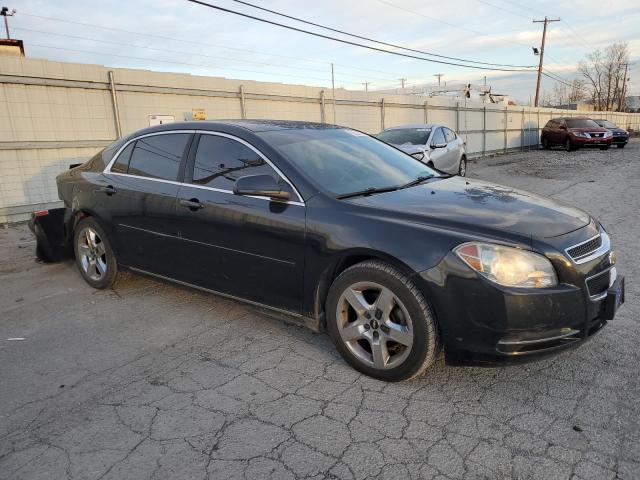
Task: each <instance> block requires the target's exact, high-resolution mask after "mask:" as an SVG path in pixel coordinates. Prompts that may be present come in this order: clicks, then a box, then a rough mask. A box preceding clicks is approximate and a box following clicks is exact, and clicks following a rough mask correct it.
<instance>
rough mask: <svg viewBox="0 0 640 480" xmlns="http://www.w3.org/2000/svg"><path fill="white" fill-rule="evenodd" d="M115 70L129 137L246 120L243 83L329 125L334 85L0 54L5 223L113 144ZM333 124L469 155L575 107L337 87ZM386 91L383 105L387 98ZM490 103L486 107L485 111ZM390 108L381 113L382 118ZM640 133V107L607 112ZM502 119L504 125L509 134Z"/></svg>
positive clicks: (271, 106) (283, 113)
mask: <svg viewBox="0 0 640 480" xmlns="http://www.w3.org/2000/svg"><path fill="white" fill-rule="evenodd" d="M109 70H112V71H113V72H114V78H115V82H116V91H117V93H116V97H117V102H118V105H119V118H120V124H121V128H122V132H123V134H127V133H130V132H133V131H135V130H138V129H140V128H144V127H147V126H148V115H154V114H156V115H173V116H174V117H175V118H176V120H178V121H179V120H182V119H183V116H184V113H185V112H191V111H192V109H194V108H202V109H204V110H205V112H206V116H207V119H225V118H227V119H228V118H241V116H242V110H241V100H240V95H239V90H240V86H241V85H242V86H243V88H244V92H245V109H246V117H247V118H271V119H286V120H308V121H315V122H320V121H322V107H321V102H320V97H321V94H322V91H323V90H324V97H325V108H324V118H325V121H326V122H328V123H332V122H333V118H334V106H333V99H332V97H331V95H332V94H331V90H330V89H323V88H319V87H307V86H302V85H284V84H280V83H266V82H254V81H247V80H230V79H225V78H217V77H198V76H191V75H187V74H177V73H160V72H150V71H146V70H132V69H109V68H107V67H104V66H100V65H84V64H74V63H62V62H50V61H46V60H37V59H19V58H9V57H4V58H0V223H3V222H6V221H20V220H24V219H26V218H28V212H30V211H33V210H37V209H40V208H47V207H52V206H55V205H57V204H58V203H57V201H58V196H57V191H56V186H55V177H56V175H57V174H58V173H60V172H62V171H63V170H65V169H67V168H68V166H69V164H72V163H79V162H82V161H84V160H85V159H87V158H89V157H90V156H92V155H93V154H94V153H95V152H97V151H98V150H99V149H100V148H102V147H103V146H105V145H106V144H108V143H110V142H111V141H113V140H114V139H115V138H116V136H117V134H116V122H115V116H114V109H113V102H112V98H111V92H110V90H109V80H108V72H109ZM336 96H337V99H336V102H337V105H336V107H335V118H336V123H338V124H340V125H345V126H350V127H353V128H357V129H360V130H363V131H366V132H369V133H376V132H378V131H380V130H381V129H382V126H383V118H384V126H385V127H390V126H394V125H400V124H404V123H422V122H424V121H425V120H427V121H428V122H429V123H441V124H444V125H448V126H449V127H451V128H453V129H456V130H457V131H458V132H459V133H460V135H462V137H463V138H465V139H466V141H467V146H468V150H469V152H470V154H472V155H473V154H482V153H483V152H496V151H504V150H505V149H513V148H520V147H521V146H523V145H524V146H527V145H535V144H537V142H538V138H539V133H538V128H539V127H541V126H544V124H545V123H546V122H547V121H548V120H549V119H550V118H551V117H557V116H565V115H566V116H569V115H580V113H579V112H575V111H563V110H555V109H544V108H540V109H534V108H528V107H508V108H507V109H506V114H505V107H504V106H501V105H484V104H482V103H479V102H459V103H458V102H456V101H455V100H448V99H428V101H427V104H426V105H425V102H424V99H423V98H419V97H415V96H408V95H391V94H384V95H380V94H376V93H375V92H372V93H368V94H367V93H364V92H352V91H346V90H338V91H337V95H336ZM383 98H384V102H385V105H384V109H383V107H382V105H381V101H382V99H383ZM484 110H486V113H485V111H484ZM383 112H384V115H383ZM591 115H593V116H595V115H597V116H600V117H606V118H609V119H611V120H613V121H614V122H616V123H618V124H619V125H621V126H623V127H627V128H629V127H631V128H633V129H635V130H636V131H637V130H640V114H616V113H603V114H596V113H592V114H591ZM505 121H506V128H507V131H506V133H505Z"/></svg>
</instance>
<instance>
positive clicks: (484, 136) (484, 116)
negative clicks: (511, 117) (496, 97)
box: [482, 105, 487, 157]
mask: <svg viewBox="0 0 640 480" xmlns="http://www.w3.org/2000/svg"><path fill="white" fill-rule="evenodd" d="M486 153H487V106H486V105H483V106H482V156H483V157H484V156H485V155H486Z"/></svg>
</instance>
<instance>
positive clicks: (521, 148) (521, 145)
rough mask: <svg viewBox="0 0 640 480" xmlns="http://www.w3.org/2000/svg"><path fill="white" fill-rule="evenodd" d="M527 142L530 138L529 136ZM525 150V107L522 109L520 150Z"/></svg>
mask: <svg viewBox="0 0 640 480" xmlns="http://www.w3.org/2000/svg"><path fill="white" fill-rule="evenodd" d="M527 142H529V139H528V138H527ZM523 150H524V108H523V109H522V118H521V119H520V151H523Z"/></svg>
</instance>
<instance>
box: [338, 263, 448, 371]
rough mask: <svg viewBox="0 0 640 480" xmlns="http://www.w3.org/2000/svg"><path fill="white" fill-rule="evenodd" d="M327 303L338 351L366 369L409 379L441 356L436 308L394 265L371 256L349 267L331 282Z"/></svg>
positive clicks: (359, 366)
mask: <svg viewBox="0 0 640 480" xmlns="http://www.w3.org/2000/svg"><path fill="white" fill-rule="evenodd" d="M354 305H355V306H354ZM325 307H326V315H327V329H328V331H329V335H330V336H331V339H332V340H333V343H334V344H335V346H336V348H337V350H338V352H340V354H341V355H342V357H343V358H344V359H345V360H346V361H347V363H349V364H350V365H351V366H352V367H353V368H355V369H356V370H358V371H360V372H362V373H364V374H365V375H369V376H371V377H374V378H378V379H380V380H386V381H392V382H395V381H400V380H406V379H409V378H413V377H417V376H420V375H422V374H423V373H424V372H425V371H426V370H427V369H428V368H429V367H430V366H431V365H432V364H433V363H434V361H435V359H436V357H437V354H438V352H439V349H440V342H439V334H438V327H437V324H436V321H435V319H434V316H433V314H432V313H431V309H430V308H429V305H428V304H427V301H426V300H425V298H424V296H423V295H422V293H421V292H420V291H419V290H418V288H417V287H416V286H415V285H414V284H413V282H412V281H411V280H410V279H409V278H408V277H407V276H406V275H404V274H402V273H401V272H399V271H398V270H396V269H395V268H394V267H392V266H391V265H388V264H386V263H383V262H380V261H375V260H370V261H365V262H362V263H359V264H357V265H354V266H352V267H350V268H348V269H346V270H345V271H344V272H342V273H341V274H340V275H339V276H338V278H336V279H335V280H334V282H333V284H332V285H331V288H330V289H329V295H328V297H327V301H326V305H325Z"/></svg>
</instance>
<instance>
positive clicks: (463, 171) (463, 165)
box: [458, 157, 467, 177]
mask: <svg viewBox="0 0 640 480" xmlns="http://www.w3.org/2000/svg"><path fill="white" fill-rule="evenodd" d="M458 175H460V176H461V177H466V176H467V159H466V158H464V157H462V158H461V159H460V166H459V167H458Z"/></svg>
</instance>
